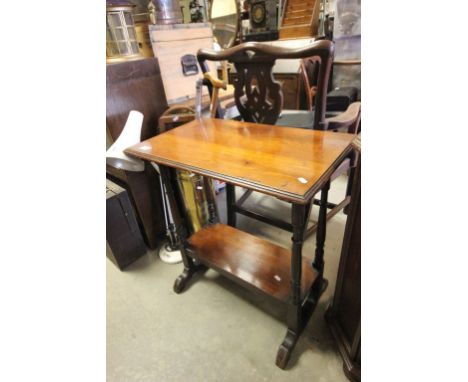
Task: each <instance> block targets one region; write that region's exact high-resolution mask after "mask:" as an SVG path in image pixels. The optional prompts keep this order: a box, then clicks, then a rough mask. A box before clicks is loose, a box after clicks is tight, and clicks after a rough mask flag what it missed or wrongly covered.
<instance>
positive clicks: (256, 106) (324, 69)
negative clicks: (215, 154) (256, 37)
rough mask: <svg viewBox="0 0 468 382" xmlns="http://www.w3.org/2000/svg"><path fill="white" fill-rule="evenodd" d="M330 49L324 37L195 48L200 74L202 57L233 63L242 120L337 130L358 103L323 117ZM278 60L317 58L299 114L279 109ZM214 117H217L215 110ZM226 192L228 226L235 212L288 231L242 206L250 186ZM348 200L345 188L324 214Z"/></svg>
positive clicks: (349, 118) (203, 66)
mask: <svg viewBox="0 0 468 382" xmlns="http://www.w3.org/2000/svg"><path fill="white" fill-rule="evenodd" d="M333 54H334V44H333V42H331V41H326V40H323V41H318V42H315V43H313V44H311V45H309V46H307V47H304V48H299V49H286V48H282V47H276V46H271V45H267V44H262V43H257V42H248V43H244V44H241V45H238V46H235V47H233V48H230V49H226V50H224V51H220V52H215V51H212V50H207V49H200V50H199V51H198V53H197V57H198V62H199V64H200V67H201V69H202V71H203V73H207V72H208V71H209V68H208V65H207V61H228V62H230V63H232V64H233V65H234V67H235V69H236V75H235V78H234V81H233V85H234V89H235V90H234V98H235V103H236V106H237V109H238V111H239V113H240V116H241V118H242V119H243V120H244V121H246V122H255V123H265V124H279V125H284V126H291V127H302V128H310V129H315V130H328V129H329V128H331V129H332V130H338V129H342V128H343V126H351V125H353V123H355V122H356V120H357V119H358V118H359V117H358V116H357V115H353V116H352V115H351V114H352V112H353V111H354V112H356V111H357V109H359V111H360V107H359V108H357V105H355V106H353V108H352V109H351V110H348V111H347V112H346V113H347V114H346V113H345V115H339V116H335V117H332V118H328V119H327V118H326V115H325V113H326V96H327V90H328V89H327V88H328V79H329V76H330V70H331V66H332V63H333ZM277 59H311V60H313V61H315V62H318V63H319V65H318V66H317V68H316V73H315V74H316V76H315V77H314V78H315V81H316V84H315V85H314V87H313V99H312V101H310V104H311V105H313V107H311V110H307V111H303V112H302V113H286V112H284V111H283V93H282V89H281V84H280V83H279V82H278V81H275V79H274V77H273V66H274V65H275V62H276V60H277ZM207 86H208V89H209V92H210V94H212V93H213V88H212V86H210V84H207ZM308 92H309V96H312V87H309V89H308ZM358 114H359V113H358ZM298 115H299V116H300V117H302V119H301V121H300V122H301V123H299V124H298V123H297V116H298ZM217 116H218V117H222V115H221V114H220V113H218V115H217ZM294 118H296V120H294ZM294 121H295V122H296V123H295V122H294ZM304 121H306V122H304ZM349 166H350V161H349V160H348V161H347V162H345V163H343V165H342V166H340V168H339V169H338V170H337V172H336V173H335V174H334V176H333V179H335V178H336V177H337V176H339V175H340V174H341V173H343V172H345V171H347V169H348V168H349ZM348 188H349V187H348ZM226 191H227V195H226V196H227V198H228V206H229V207H228V218H229V222H228V223H229V224H230V225H233V226H234V225H235V220H236V218H235V217H236V213H240V214H242V215H245V216H248V217H250V218H253V219H256V220H259V221H262V222H264V223H267V224H271V225H273V226H276V227H279V228H281V229H285V230H288V231H292V225H291V223H289V222H285V221H282V220H280V219H277V218H273V217H270V216H264V215H261V214H260V213H258V212H256V211H253V210H251V209H248V208H246V207H244V206H243V203H244V202H245V201H246V200H247V198H248V197H249V196H250V195H251V191H246V192H245V193H244V194H243V195H242V196H241V197H240V198H239V200H237V201H236V195H235V188H234V186H232V185H228V187H227V188H226ZM349 200H350V198H349V190H348V191H347V195H346V197H345V199H344V200H343V201H342V202H341V203H339V204H338V205H335V204H333V203H328V204H327V207H328V208H329V209H330V211H329V212H328V214H327V219H330V218H331V217H333V216H334V215H335V214H336V213H337V212H339V211H340V210H341V209H342V208H344V207H345V206H346V205H347V204H349ZM314 204H317V205H319V204H320V201H318V200H315V201H314ZM316 229H317V224H313V225H312V226H311V227H310V228H309V229H308V230H307V235H306V236H309V235H311V234H312V233H313V232H315V230H316Z"/></svg>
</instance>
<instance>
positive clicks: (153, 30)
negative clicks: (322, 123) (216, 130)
mask: <svg viewBox="0 0 468 382" xmlns="http://www.w3.org/2000/svg"><path fill="white" fill-rule="evenodd" d="M149 31H150V38H151V45H152V47H153V52H154V55H155V57H157V58H158V60H159V66H160V68H161V75H162V81H163V84H164V90H165V92H166V99H167V103H168V104H169V105H172V104H175V103H180V102H184V101H187V100H189V99H191V98H194V97H195V85H196V81H197V79H199V78H201V77H202V74H201V69H200V68H199V70H200V72H199V73H198V74H195V75H191V76H185V75H184V74H183V73H182V65H181V63H180V59H181V57H182V56H184V55H186V54H194V55H196V54H197V51H198V49H201V48H207V49H213V30H212V28H211V23H194V24H172V25H150V26H149ZM209 66H210V71H212V72H213V73H216V66H215V64H214V63H209ZM204 91H205V92H206V94H208V92H207V91H206V88H205V89H204Z"/></svg>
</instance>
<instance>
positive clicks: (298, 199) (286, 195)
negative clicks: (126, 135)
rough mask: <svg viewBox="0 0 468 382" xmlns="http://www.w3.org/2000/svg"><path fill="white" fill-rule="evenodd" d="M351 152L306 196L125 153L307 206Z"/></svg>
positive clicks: (135, 152) (314, 185)
mask: <svg viewBox="0 0 468 382" xmlns="http://www.w3.org/2000/svg"><path fill="white" fill-rule="evenodd" d="M351 150H352V145H351V142H350V143H349V144H348V146H347V147H346V149H345V150H343V152H342V153H341V155H340V156H339V157H338V158H337V159H336V160H335V161H334V162H333V163H332V165H331V166H330V167H329V168H328V170H327V171H326V172H325V173H323V174H322V176H321V177H320V178H319V179H318V180H317V181H316V182H315V183H314V184H313V185H312V187H311V188H310V189H309V190H308V191H307V192H306V193H305V194H304V195H300V194H294V193H291V192H286V191H281V190H278V189H276V188H272V187H268V186H264V185H262V184H261V183H257V182H253V181H251V180H248V179H245V178H240V177H235V176H231V175H226V174H222V173H218V172H214V171H210V170H206V169H203V168H200V167H195V166H190V165H187V164H185V163H181V162H176V161H172V160H169V159H165V158H161V157H158V156H155V155H154V154H147V153H145V152H142V151H139V150H138V151H137V150H133V149H132V148H131V147H130V148H127V149H126V150H125V151H124V152H125V154H127V155H131V156H135V157H137V158H140V159H145V160H148V161H151V162H155V163H157V164H161V165H163V166H169V167H172V168H174V169H176V170H186V171H190V172H193V173H196V174H199V175H202V176H207V177H209V178H213V179H218V180H221V181H224V182H227V183H231V184H234V185H236V186H239V187H244V188H247V189H249V190H253V191H257V192H260V193H262V194H267V195H270V196H274V197H277V198H280V199H282V200H286V201H288V202H291V203H298V204H307V203H308V202H309V201H310V200H311V199H312V198H313V196H314V195H315V194H316V193H317V192H318V191H319V190H320V189H321V188H322V187H323V185H324V184H325V183H326V182H327V181H328V179H329V178H330V177H331V175H332V174H333V172H334V171H335V170H336V169H337V168H338V166H339V165H340V164H341V162H342V161H343V160H344V159H345V158H346V156H347V155H348V154H349V153H350V152H351Z"/></svg>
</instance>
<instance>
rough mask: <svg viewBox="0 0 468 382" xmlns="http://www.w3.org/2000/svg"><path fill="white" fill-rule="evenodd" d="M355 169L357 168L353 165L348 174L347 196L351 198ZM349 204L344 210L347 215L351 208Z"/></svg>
mask: <svg viewBox="0 0 468 382" xmlns="http://www.w3.org/2000/svg"><path fill="white" fill-rule="evenodd" d="M355 170H356V168H355V167H351V169H350V171H349V175H348V184H347V185H346V198H350V199H351V192H352V190H353V180H354V173H355ZM348 205H349V203H348ZM348 205H347V206H346V207H345V208H344V210H343V213H344V214H345V215H348V210H349V206H348Z"/></svg>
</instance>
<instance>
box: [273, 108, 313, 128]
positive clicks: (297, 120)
mask: <svg viewBox="0 0 468 382" xmlns="http://www.w3.org/2000/svg"><path fill="white" fill-rule="evenodd" d="M314 114H315V113H314V112H313V111H309V110H283V111H282V112H281V114H280V116H279V118H278V120H277V121H276V125H278V126H290V127H298V128H301V129H312V127H313V126H314Z"/></svg>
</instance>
